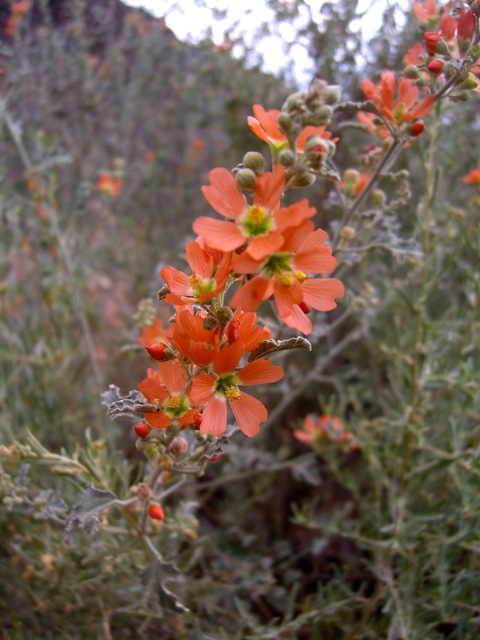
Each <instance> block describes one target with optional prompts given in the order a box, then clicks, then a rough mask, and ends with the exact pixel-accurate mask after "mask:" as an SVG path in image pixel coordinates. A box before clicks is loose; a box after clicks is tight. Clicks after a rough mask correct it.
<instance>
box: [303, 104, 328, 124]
mask: <svg viewBox="0 0 480 640" xmlns="http://www.w3.org/2000/svg"><path fill="white" fill-rule="evenodd" d="M332 113H333V109H332V107H329V106H328V105H326V104H324V105H323V106H321V107H320V108H319V109H316V110H315V111H314V112H313V113H309V114H306V115H305V116H303V117H302V119H301V120H302V125H303V126H304V127H306V126H308V125H313V126H314V127H320V126H322V125H327V124H328V123H329V122H330V118H331V117H332Z"/></svg>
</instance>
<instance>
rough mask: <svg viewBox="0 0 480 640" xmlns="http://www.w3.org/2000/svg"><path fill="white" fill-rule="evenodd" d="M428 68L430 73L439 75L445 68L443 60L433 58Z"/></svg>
mask: <svg viewBox="0 0 480 640" xmlns="http://www.w3.org/2000/svg"><path fill="white" fill-rule="evenodd" d="M427 69H428V70H429V71H430V73H433V74H435V75H437V74H438V73H440V72H441V70H442V69H443V62H442V61H441V60H432V61H431V62H429V63H428V64H427Z"/></svg>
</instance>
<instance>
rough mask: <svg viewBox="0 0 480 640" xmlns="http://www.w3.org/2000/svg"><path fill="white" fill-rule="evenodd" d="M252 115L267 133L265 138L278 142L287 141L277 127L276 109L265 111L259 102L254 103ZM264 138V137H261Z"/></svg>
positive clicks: (277, 113) (277, 111)
mask: <svg viewBox="0 0 480 640" xmlns="http://www.w3.org/2000/svg"><path fill="white" fill-rule="evenodd" d="M252 110H253V114H254V116H255V117H256V118H257V119H258V121H259V122H260V125H261V126H262V127H263V129H264V130H265V133H266V134H267V140H266V142H268V140H275V141H278V142H288V141H287V138H286V137H285V136H284V135H283V133H282V132H281V131H280V129H279V128H278V124H277V117H278V115H279V113H280V111H279V110H278V109H270V110H269V111H265V109H264V108H263V107H262V105H261V104H254V105H253V107H252ZM262 140H264V138H262Z"/></svg>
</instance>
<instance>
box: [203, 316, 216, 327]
mask: <svg viewBox="0 0 480 640" xmlns="http://www.w3.org/2000/svg"><path fill="white" fill-rule="evenodd" d="M202 327H203V328H204V329H205V330H206V331H214V330H215V329H216V328H217V327H218V320H217V319H216V318H214V317H213V316H205V318H204V319H203V320H202Z"/></svg>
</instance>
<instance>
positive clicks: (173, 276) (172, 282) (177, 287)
mask: <svg viewBox="0 0 480 640" xmlns="http://www.w3.org/2000/svg"><path fill="white" fill-rule="evenodd" d="M160 275H161V276H162V278H163V279H164V280H165V282H166V283H167V287H168V288H169V289H170V291H171V292H172V293H175V294H177V295H180V296H182V295H183V296H185V295H192V287H191V286H190V281H189V279H188V276H187V275H185V274H184V273H182V272H181V271H178V270H177V269H175V268H174V267H163V269H162V270H161V271H160ZM174 304H175V303H174Z"/></svg>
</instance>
